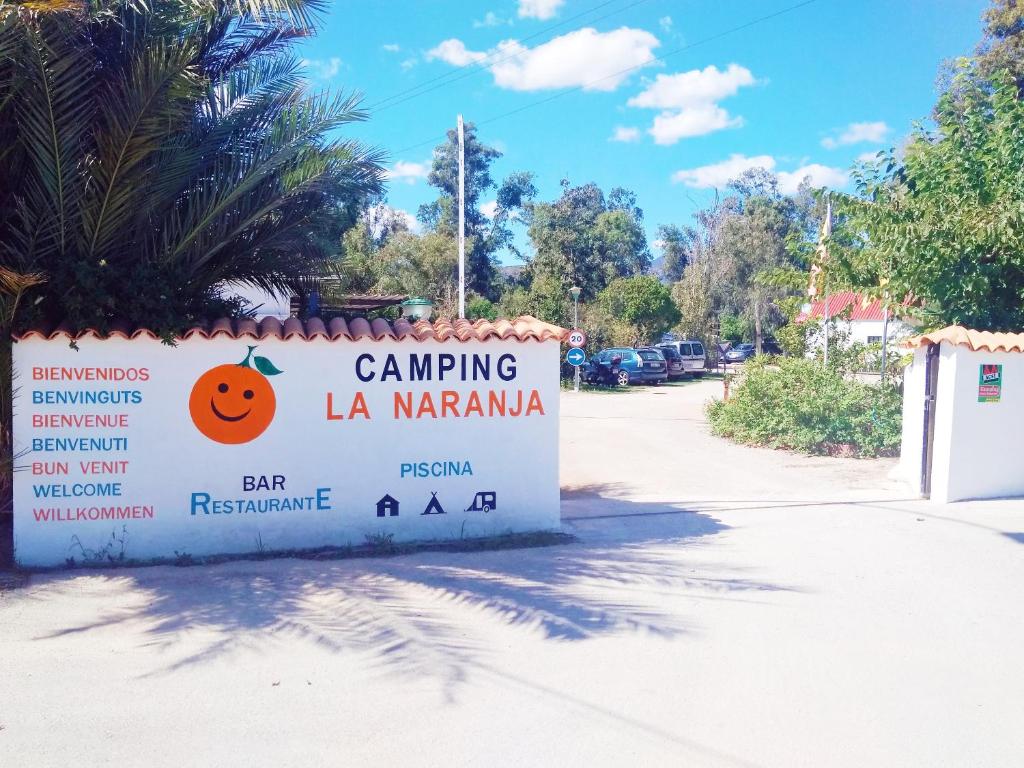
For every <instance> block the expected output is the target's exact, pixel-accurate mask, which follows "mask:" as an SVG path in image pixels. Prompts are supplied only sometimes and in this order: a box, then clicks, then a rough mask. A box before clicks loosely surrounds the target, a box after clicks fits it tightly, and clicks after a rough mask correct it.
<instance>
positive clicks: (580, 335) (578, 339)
mask: <svg viewBox="0 0 1024 768" xmlns="http://www.w3.org/2000/svg"><path fill="white" fill-rule="evenodd" d="M586 343H587V334H585V333H584V332H583V331H581V330H579V329H578V328H577V329H575V330H572V331H569V346H570V347H583V346H586Z"/></svg>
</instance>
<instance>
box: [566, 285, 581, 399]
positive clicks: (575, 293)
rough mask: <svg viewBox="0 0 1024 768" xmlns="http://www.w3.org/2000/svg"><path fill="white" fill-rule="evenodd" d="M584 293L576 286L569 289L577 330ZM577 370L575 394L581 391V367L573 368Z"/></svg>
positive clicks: (574, 386)
mask: <svg viewBox="0 0 1024 768" xmlns="http://www.w3.org/2000/svg"><path fill="white" fill-rule="evenodd" d="M581 293H583V289H582V288H580V287H579V286H578V285H574V286H573V287H572V288H570V289H569V295H570V296H572V327H573V330H576V329H577V328H579V327H580V294H581ZM573 367H574V368H575V369H576V373H575V374H574V376H573V386H572V391H573V392H579V391H580V367H579V366H578V365H575V366H573Z"/></svg>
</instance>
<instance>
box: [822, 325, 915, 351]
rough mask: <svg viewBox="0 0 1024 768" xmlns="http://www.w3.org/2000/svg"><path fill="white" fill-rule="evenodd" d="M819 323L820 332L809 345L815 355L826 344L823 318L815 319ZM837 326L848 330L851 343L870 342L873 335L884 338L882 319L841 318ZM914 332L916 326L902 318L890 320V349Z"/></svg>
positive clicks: (845, 330) (843, 330)
mask: <svg viewBox="0 0 1024 768" xmlns="http://www.w3.org/2000/svg"><path fill="white" fill-rule="evenodd" d="M808 322H816V323H817V325H818V332H817V333H815V334H814V337H813V339H812V340H811V343H810V345H809V349H808V355H809V356H811V357H813V356H814V351H815V350H816V349H820V347H821V346H822V344H824V337H823V334H822V333H821V325H822V321H821V319H817V320H814V321H808ZM836 328H837V329H838V330H839V331H840V332H846V333H848V334H849V341H850V343H851V344H852V343H854V342H857V343H860V344H868V343H869V341H868V340H869V339H871V337H873V336H877V337H878V341H880V340H881V338H882V321H881V320H839V321H837V322H836ZM913 333H914V328H913V326H911V325H908V324H907V323H905V322H903V321H902V320H895V319H892V320H889V349H890V351H894V350H896V346H897V343H898V342H899V341H901V340H903V339H905V338H907V337H908V336H910V335H912V334H913Z"/></svg>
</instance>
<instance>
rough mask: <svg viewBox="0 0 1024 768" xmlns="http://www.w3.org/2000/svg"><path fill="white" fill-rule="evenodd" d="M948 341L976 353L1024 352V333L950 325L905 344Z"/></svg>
mask: <svg viewBox="0 0 1024 768" xmlns="http://www.w3.org/2000/svg"><path fill="white" fill-rule="evenodd" d="M944 341H947V342H949V343H950V344H953V345H954V346H961V347H967V348H969V349H971V350H972V351H974V352H981V351H985V352H1024V333H993V332H992V331H975V330H972V329H970V328H964V327H963V326H962V325H950V326H948V327H946V328H942V329H941V330H938V331H932V332H931V333H924V334H921V335H920V336H914V337H913V338H911V339H907V340H906V341H905V342H904V346H906V347H926V346H928V345H929V344H941V343H942V342H944Z"/></svg>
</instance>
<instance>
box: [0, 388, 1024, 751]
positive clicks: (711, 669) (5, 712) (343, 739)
mask: <svg viewBox="0 0 1024 768" xmlns="http://www.w3.org/2000/svg"><path fill="white" fill-rule="evenodd" d="M720 386H721V385H720V384H719V383H716V382H704V383H701V384H692V385H688V386H682V387H663V388H651V389H644V390H635V391H631V392H629V393H623V394H583V395H573V394H571V393H567V394H565V395H564V396H563V402H562V407H563V422H562V427H563V428H562V448H563V450H562V475H563V486H564V490H563V493H564V506H563V517H564V520H565V526H566V528H567V529H568V530H570V531H572V532H573V533H575V534H576V535H577V536H578V542H577V543H574V544H570V545H566V546H557V547H548V548H538V549H527V550H517V551H503V552H478V553H464V554H446V553H422V554H418V555H414V556H407V557H396V558H382V559H377V560H349V561H333V562H311V561H299V560H280V561H269V562H239V563H232V564H227V565H221V566H214V567H205V568H171V567H161V568H143V569H136V570H124V571H111V572H108V573H103V574H99V573H92V574H81V573H62V574H54V575H45V576H36V577H33V578H32V579H31V580H30V582H29V584H28V585H27V586H26V587H24V588H22V589H19V590H15V591H9V592H6V593H0V691H2V696H0V728H2V730H0V765H12V766H13V765H18V766H21V765H25V766H29V765H31V766H67V765H77V766H94V765H117V766H174V767H175V768H182V767H183V766H234V765H267V766H293V765H294V766H303V768H309V766H319V765H337V766H342V765H344V766H352V765H388V766H391V765H402V766H405V765H409V766H412V765H417V766H418V765H423V766H445V767H446V768H451V767H453V766H467V765H473V766H506V765H515V766H560V767H561V766H576V765H608V766H621V765H643V766H647V765H659V766H661V765H664V766H785V767H786V768H792V767H793V766H814V767H815V768H822V767H823V766H858V768H861V767H863V766H929V768H934V767H936V766H1016V765H1020V764H1021V755H1024V557H1022V556H1024V548H1022V544H1024V533H1022V532H1024V502H1021V501H1001V502H988V503H972V504H959V505H951V506H936V505H929V504H927V503H924V502H919V501H913V500H907V499H908V498H909V494H908V493H907V491H906V490H905V489H904V488H902V487H900V486H898V485H895V484H893V483H891V482H890V481H888V480H886V472H887V471H888V469H889V467H890V466H891V462H888V461H857V460H842V459H813V458H806V457H800V456H795V455H790V454H785V453H778V452H772V451H765V450H759V449H751V448H743V447H739V446H735V445H731V444H728V443H725V442H723V441H720V440H717V439H715V438H712V437H710V436H709V435H708V434H707V430H706V427H705V425H704V423H703V419H702V417H701V403H702V402H703V401H704V400H705V399H706V398H707V397H709V396H711V395H712V394H714V393H716V392H717V391H718V390H719V389H720Z"/></svg>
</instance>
